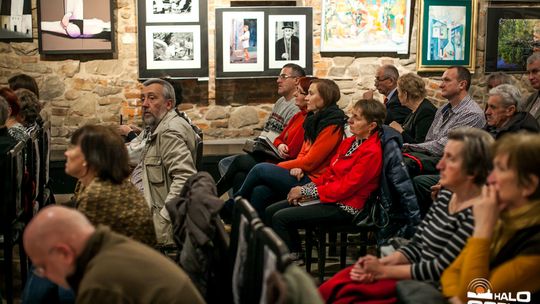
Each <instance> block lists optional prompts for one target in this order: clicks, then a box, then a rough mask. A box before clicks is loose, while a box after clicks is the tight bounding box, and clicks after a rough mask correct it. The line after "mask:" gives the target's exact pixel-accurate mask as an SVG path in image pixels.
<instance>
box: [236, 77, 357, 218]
mask: <svg viewBox="0 0 540 304" xmlns="http://www.w3.org/2000/svg"><path fill="white" fill-rule="evenodd" d="M339 98H340V92H339V87H338V86H337V84H336V83H335V82H334V81H332V80H329V79H315V80H313V81H312V82H311V85H310V86H309V90H308V95H307V96H306V101H307V111H308V112H309V114H308V115H307V117H306V119H305V121H304V143H303V144H302V148H301V149H300V153H299V154H298V157H297V158H296V159H293V160H287V161H283V162H280V163H278V164H277V165H274V164H270V163H260V164H257V165H255V167H253V169H251V171H249V173H248V176H247V177H246V180H245V181H244V184H242V187H241V188H240V190H238V192H237V193H235V196H237V195H241V196H242V197H244V198H246V199H247V200H248V201H249V202H250V203H251V204H252V205H253V207H254V208H255V209H256V210H257V212H258V213H259V216H261V217H263V218H264V210H265V208H266V207H267V206H268V205H269V204H270V203H272V202H276V201H280V200H283V199H285V198H286V197H287V193H288V192H289V190H290V189H291V188H292V187H294V186H298V185H304V184H307V183H309V182H311V181H312V180H314V179H316V178H317V177H319V176H321V175H322V173H323V172H324V170H325V169H326V167H327V166H328V165H329V164H330V160H331V159H332V157H333V156H334V154H335V153H336V152H337V149H338V147H339V144H340V143H341V140H342V138H343V129H344V125H345V122H346V118H347V117H346V116H345V113H343V111H342V110H341V109H340V108H339V107H338V106H337V104H336V103H337V101H338V100H339ZM231 203H232V201H231V200H229V201H228V202H227V204H226V205H227V206H226V207H228V208H227V209H230V207H231V206H230V204H231Z"/></svg>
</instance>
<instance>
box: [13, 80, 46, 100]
mask: <svg viewBox="0 0 540 304" xmlns="http://www.w3.org/2000/svg"><path fill="white" fill-rule="evenodd" d="M8 83H9V87H10V88H11V89H12V90H14V91H16V90H18V89H27V90H30V91H31V92H32V93H34V94H36V96H37V98H38V99H39V87H38V85H37V82H36V80H35V79H34V77H32V76H28V75H26V74H17V75H15V76H12V77H10V78H9V79H8Z"/></svg>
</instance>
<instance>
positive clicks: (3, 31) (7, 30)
mask: <svg viewBox="0 0 540 304" xmlns="http://www.w3.org/2000/svg"><path fill="white" fill-rule="evenodd" d="M0 23H1V28H0V40H2V41H21V40H32V3H31V0H0Z"/></svg>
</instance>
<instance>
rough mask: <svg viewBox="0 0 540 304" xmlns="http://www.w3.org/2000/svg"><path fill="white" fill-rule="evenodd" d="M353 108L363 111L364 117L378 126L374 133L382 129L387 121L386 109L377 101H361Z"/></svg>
mask: <svg viewBox="0 0 540 304" xmlns="http://www.w3.org/2000/svg"><path fill="white" fill-rule="evenodd" d="M353 108H354V109H360V110H362V116H364V118H365V119H366V120H367V121H368V122H374V123H376V124H377V127H376V128H375V129H373V132H372V133H374V132H376V131H378V130H379V129H380V128H382V125H383V123H384V120H385V119H386V107H385V106H384V105H383V104H382V103H381V102H379V101H377V100H375V99H360V100H359V101H357V102H356V103H355V104H354V106H353Z"/></svg>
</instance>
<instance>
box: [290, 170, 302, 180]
mask: <svg viewBox="0 0 540 304" xmlns="http://www.w3.org/2000/svg"><path fill="white" fill-rule="evenodd" d="M290 174H291V176H294V177H296V179H297V180H301V179H302V177H304V171H302V169H300V168H292V169H291V171H290Z"/></svg>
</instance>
